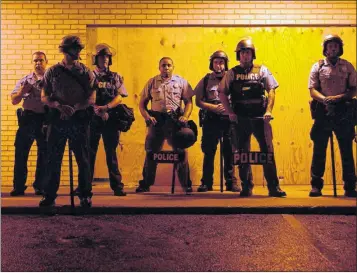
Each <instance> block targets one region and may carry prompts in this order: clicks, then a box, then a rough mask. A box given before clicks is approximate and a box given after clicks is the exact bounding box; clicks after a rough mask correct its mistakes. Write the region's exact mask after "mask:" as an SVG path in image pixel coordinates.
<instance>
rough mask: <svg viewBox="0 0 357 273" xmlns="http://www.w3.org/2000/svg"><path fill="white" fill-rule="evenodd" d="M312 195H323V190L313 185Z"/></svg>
mask: <svg viewBox="0 0 357 273" xmlns="http://www.w3.org/2000/svg"><path fill="white" fill-rule="evenodd" d="M309 196H310V197H318V196H322V192H321V189H318V188H316V187H312V189H311V191H310V193H309Z"/></svg>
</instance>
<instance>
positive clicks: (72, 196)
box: [68, 139, 74, 211]
mask: <svg viewBox="0 0 357 273" xmlns="http://www.w3.org/2000/svg"><path fill="white" fill-rule="evenodd" d="M68 157H69V189H70V190H69V193H70V197H71V209H72V211H73V210H74V190H73V161H72V141H71V140H70V139H68Z"/></svg>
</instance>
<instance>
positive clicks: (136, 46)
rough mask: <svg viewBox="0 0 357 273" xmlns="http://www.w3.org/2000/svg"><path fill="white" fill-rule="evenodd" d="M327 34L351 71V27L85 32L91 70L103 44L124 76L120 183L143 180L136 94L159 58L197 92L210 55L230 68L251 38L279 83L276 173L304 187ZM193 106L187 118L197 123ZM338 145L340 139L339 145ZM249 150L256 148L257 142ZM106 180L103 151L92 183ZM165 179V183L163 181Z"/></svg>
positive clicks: (195, 163)
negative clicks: (313, 97) (126, 113)
mask: <svg viewBox="0 0 357 273" xmlns="http://www.w3.org/2000/svg"><path fill="white" fill-rule="evenodd" d="M328 33H338V34H339V35H341V37H342V39H343V41H344V44H345V54H344V56H343V57H344V58H346V59H347V60H349V61H351V62H352V63H353V65H354V66H355V67H356V28H352V27H351V28H347V27H343V28H341V27H340V28H328V27H325V28H314V27H310V28H308V27H305V28H302V27H251V28H239V27H224V28H222V27H215V28H213V27H184V28H182V27H180V28H179V27H177V28H172V27H164V28H157V27H152V28H143V27H142V28H140V27H136V28H132V27H123V28H114V27H112V28H103V27H98V28H89V29H88V31H87V47H88V49H87V52H88V53H87V54H88V55H87V64H88V65H91V64H90V62H89V60H90V53H89V51H90V50H91V49H92V48H94V45H95V44H96V43H101V42H105V43H108V44H110V45H111V46H113V47H114V48H115V49H116V50H117V55H116V56H115V57H114V58H113V66H112V70H113V71H117V72H118V73H120V74H121V75H123V76H124V81H125V86H126V88H127V90H128V91H129V97H128V98H126V99H125V102H126V103H127V104H128V105H129V106H131V107H133V108H134V109H135V114H136V121H135V123H134V124H133V127H132V129H131V130H130V131H129V132H128V133H124V134H123V135H122V137H121V144H122V145H121V148H120V149H119V151H118V156H119V162H120V169H121V171H122V173H123V176H124V181H127V182H128V183H134V184H135V183H136V182H137V181H138V180H139V179H141V168H142V165H143V160H144V140H145V135H146V129H145V123H144V121H143V118H142V117H141V116H140V114H139V111H138V102H139V97H140V92H141V90H142V88H143V87H144V85H145V83H146V82H147V80H148V79H149V78H150V77H152V76H154V75H156V74H158V72H159V71H158V61H159V59H160V58H161V57H163V56H169V57H171V58H172V59H173V60H174V64H175V71H174V73H176V74H178V75H181V76H183V77H184V78H185V79H187V80H188V82H189V83H190V84H191V85H192V87H193V88H194V87H195V86H196V84H197V83H198V81H199V80H200V79H201V78H202V77H203V76H204V75H205V74H206V73H207V72H208V64H209V62H208V59H209V56H210V55H211V54H212V52H214V51H216V50H219V49H221V50H224V51H225V52H226V53H227V54H228V56H229V59H230V62H229V65H230V67H233V66H234V65H236V64H237V61H236V60H235V52H234V50H235V47H236V44H237V42H238V41H239V40H240V38H242V37H245V36H251V37H252V38H253V40H254V42H255V46H256V55H257V60H256V63H261V64H264V65H266V66H267V67H268V68H269V69H270V71H271V72H272V73H273V75H274V76H275V77H276V79H277V81H278V82H279V85H280V86H279V88H278V89H277V92H276V101H275V107H274V111H273V115H274V120H273V121H272V126H273V132H274V146H275V156H276V162H277V168H278V175H279V177H281V179H283V182H282V184H309V180H310V177H309V174H310V163H311V157H312V142H311V140H310V137H309V132H310V129H311V126H312V120H311V117H310V112H309V107H308V101H309V99H310V96H309V91H308V89H307V83H308V77H309V72H310V69H311V66H312V64H313V63H314V62H316V61H317V60H319V59H321V58H322V47H321V42H322V38H323V37H324V36H325V35H326V34H328ZM198 110H199V109H198V108H197V107H196V106H195V107H194V110H193V113H192V119H193V120H195V121H196V123H197V124H198ZM200 138H201V130H200V131H199V141H197V142H196V144H195V145H194V146H193V147H191V148H190V149H189V162H190V169H191V178H192V180H193V183H194V184H196V185H197V184H199V181H200V178H201V170H202V160H203V156H202V152H201V149H200ZM336 143H337V141H336ZM337 147H338V145H336V155H337V156H336V164H337V165H336V170H337V178H338V179H339V181H341V162H340V157H339V152H338V148H337ZM253 150H258V145H257V143H256V142H255V140H254V144H253ZM218 160H219V158H218V155H217V156H216V164H215V165H216V167H215V181H216V182H215V183H216V185H218V182H219V161H218ZM168 169H169V167H168V166H167V165H166V166H165V167H161V170H166V171H165V175H162V174H160V173H161V172H160V171H159V173H158V176H157V180H159V182H158V183H160V184H166V183H167V184H169V183H170V181H171V180H170V177H168V176H167V174H169V173H170V172H169V170H168ZM253 172H254V173H253V175H254V177H255V179H254V182H255V183H256V184H257V185H260V184H262V183H263V177H262V167H261V166H254V167H253ZM102 176H105V177H107V170H106V166H105V158H104V153H103V147H102V148H101V151H100V154H99V155H98V161H97V166H96V177H102ZM325 180H326V184H329V183H331V168H330V158H329V153H328V160H327V168H326V173H325ZM162 181H164V182H162Z"/></svg>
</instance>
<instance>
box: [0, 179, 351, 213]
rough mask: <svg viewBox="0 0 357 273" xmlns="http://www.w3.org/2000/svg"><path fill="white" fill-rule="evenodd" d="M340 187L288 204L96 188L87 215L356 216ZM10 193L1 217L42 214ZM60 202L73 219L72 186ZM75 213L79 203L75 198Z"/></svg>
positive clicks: (258, 190) (259, 194)
mask: <svg viewBox="0 0 357 273" xmlns="http://www.w3.org/2000/svg"><path fill="white" fill-rule="evenodd" d="M342 187H343V186H342V185H338V191H337V194H338V197H334V196H333V190H332V186H326V187H325V188H324V190H323V194H324V196H322V197H315V198H311V197H309V196H308V194H309V191H310V186H282V188H283V189H284V190H285V191H286V193H287V195H288V196H287V197H285V198H272V197H268V196H267V195H268V190H267V188H264V187H262V186H256V187H255V188H254V192H253V193H254V195H253V196H252V197H249V198H246V197H245V198H242V197H240V196H239V193H232V192H223V193H221V192H220V191H219V187H215V188H214V191H213V192H206V193H198V192H197V191H196V190H197V187H194V188H193V189H194V192H193V193H192V195H185V194H184V193H183V192H182V189H181V188H180V187H176V189H175V194H171V188H170V187H163V186H153V187H151V191H150V192H148V193H140V194H137V193H135V188H127V189H125V190H126V192H127V193H128V195H127V196H125V197H117V196H113V193H112V191H111V189H110V188H109V185H108V183H97V184H95V185H93V194H94V195H93V198H92V201H93V207H92V208H91V209H90V210H89V211H86V213H89V214H232V213H249V214H253V213H259V214H267V213H272V214H341V215H356V214H357V213H356V212H357V209H356V207H357V202H356V198H347V197H344V196H343V194H344V191H343V189H342ZM10 191H11V187H6V186H3V187H2V193H1V207H2V210H1V213H2V214H38V213H40V212H41V211H40V209H39V208H38V203H39V201H40V199H41V196H35V195H34V193H33V190H32V188H31V187H29V188H28V190H27V191H26V195H25V196H20V197H11V196H10V195H9V192H10ZM58 195H59V196H58V197H57V199H56V213H58V214H69V213H74V211H71V208H70V197H69V186H61V187H60V189H59V192H58ZM75 204H76V207H77V208H76V212H78V211H80V209H79V208H78V206H79V200H78V198H77V197H75Z"/></svg>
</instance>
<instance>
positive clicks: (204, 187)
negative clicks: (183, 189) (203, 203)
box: [197, 184, 208, 192]
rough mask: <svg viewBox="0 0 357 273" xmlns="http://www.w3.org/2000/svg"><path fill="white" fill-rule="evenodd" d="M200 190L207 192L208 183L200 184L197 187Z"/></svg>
mask: <svg viewBox="0 0 357 273" xmlns="http://www.w3.org/2000/svg"><path fill="white" fill-rule="evenodd" d="M197 191H198V192H207V191H208V188H207V186H206V185H203V184H202V185H200V186H199V187H198V189H197Z"/></svg>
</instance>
